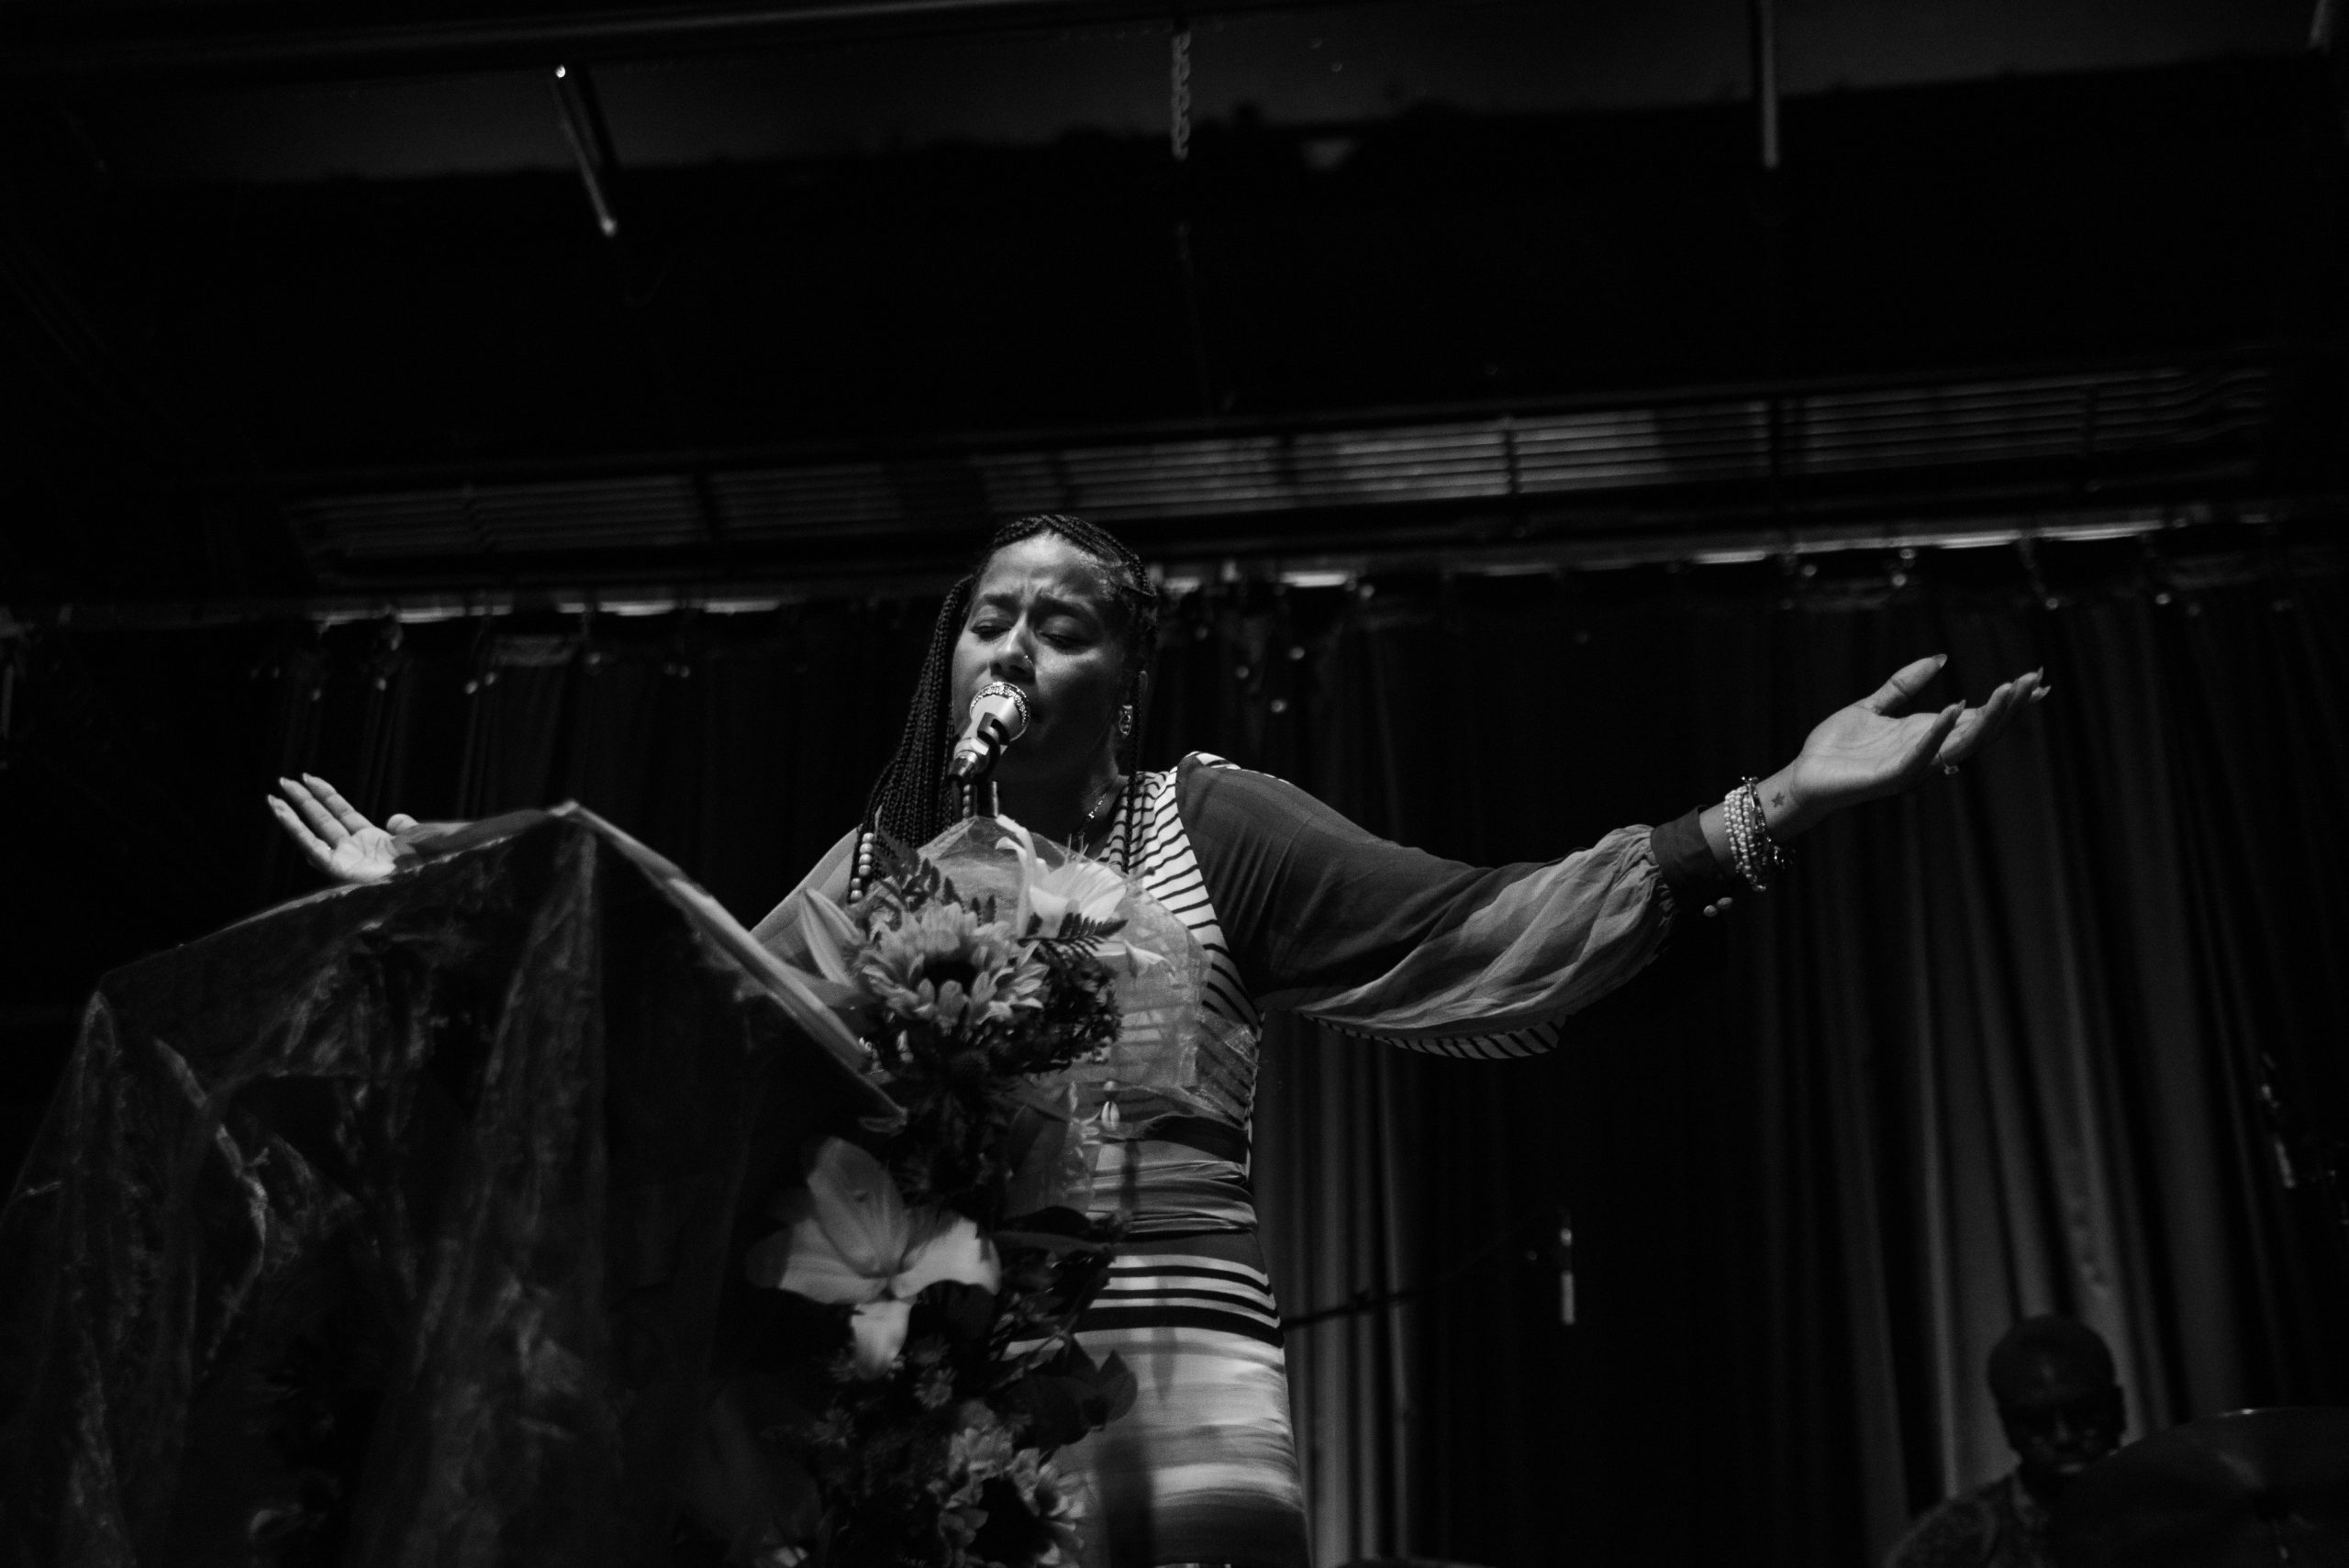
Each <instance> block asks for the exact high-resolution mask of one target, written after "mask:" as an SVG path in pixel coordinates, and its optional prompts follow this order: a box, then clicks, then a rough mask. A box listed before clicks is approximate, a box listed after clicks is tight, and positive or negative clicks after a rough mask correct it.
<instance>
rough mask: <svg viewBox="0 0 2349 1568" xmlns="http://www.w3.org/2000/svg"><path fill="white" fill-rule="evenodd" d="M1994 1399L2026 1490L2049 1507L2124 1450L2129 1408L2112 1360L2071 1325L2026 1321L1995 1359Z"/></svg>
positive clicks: (2092, 1333)
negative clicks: (2075, 1480)
mask: <svg viewBox="0 0 2349 1568" xmlns="http://www.w3.org/2000/svg"><path fill="white" fill-rule="evenodd" d="M1990 1397H1991V1398H1992V1399H1993V1400H1995V1401H1996V1402H1997V1403H1998V1419H1999V1420H2000V1421H2001V1422H2003V1423H2004V1424H2005V1426H2006V1429H2007V1440H2008V1441H2009V1443H2012V1444H2013V1445H2014V1451H2015V1458H2016V1460H2017V1461H2018V1462H2019V1465H2020V1468H2021V1473H2022V1480H2023V1485H2025V1486H2027V1487H2029V1488H2030V1489H2031V1491H2032V1495H2033V1496H2037V1497H2039V1498H2040V1499H2042V1500H2043V1501H2046V1500H2049V1499H2052V1498H2053V1497H2054V1495H2055V1494H2056V1493H2057V1492H2059V1491H2061V1490H2062V1489H2063V1485H2064V1483H2065V1482H2066V1481H2068V1480H2070V1479H2071V1478H2072V1477H2073V1476H2075V1475H2077V1474H2078V1473H2080V1472H2081V1471H2083V1470H2086V1469H2087V1467H2088V1466H2089V1465H2091V1464H2094V1463H2095V1462H2097V1461H2098V1460H2099V1459H2102V1458H2103V1457H2104V1456H2105V1455H2106V1454H2108V1453H2110V1452H2111V1451H2113V1450H2114V1449H2116V1448H2119V1447H2120V1446H2121V1432H2122V1430H2123V1429H2124V1428H2125V1427H2126V1426H2127V1425H2128V1406H2127V1403H2126V1401H2125V1400H2124V1398H2123V1396H2122V1395H2121V1385H2120V1384H2119V1383H2118V1382H2117V1381H2116V1380H2115V1379H2114V1376H2113V1371H2112V1352H2111V1351H2110V1350H2108V1349H2107V1348H2106V1347H2105V1343H2104V1340H2102V1339H2101V1338H2100V1337H2099V1335H2098V1334H2097V1331H2096V1330H2095V1329H2091V1328H2088V1327H2087V1325H2086V1324H2083V1323H2076V1322H2074V1321H2072V1319H2070V1318H2057V1317H2054V1316H2047V1317H2040V1318H2024V1319H2023V1320H2022V1321H2021V1322H2020V1323H2018V1324H2016V1325H2015V1326H2014V1327H2013V1328H2011V1329H2008V1330H2007V1331H2006V1333H2005V1335H2003V1336H2002V1337H2001V1338H2000V1339H1999V1340H1998V1344H1997V1345H1995V1346H1993V1347H1992V1348H1991V1351H1990Z"/></svg>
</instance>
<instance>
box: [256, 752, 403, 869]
mask: <svg viewBox="0 0 2349 1568" xmlns="http://www.w3.org/2000/svg"><path fill="white" fill-rule="evenodd" d="M277 787H278V789H279V790H281V791H282V792H284V796H285V798H284V800H280V799H278V798H277V796H276V795H270V796H268V797H267V798H268V800H269V808H270V810H271V811H272V812H273V813H274V814H275V816H276V817H277V820H278V822H279V824H280V825H282V826H283V827H284V829H285V831H286V832H287V833H288V834H290V835H291V836H292V837H293V840H294V842H295V844H297V845H299V846H300V847H301V851H302V852H303V854H305V855H306V856H308V857H309V861H310V863H311V864H312V865H315V866H317V868H318V869H319V870H320V871H322V872H324V873H327V875H328V876H330V877H332V878H334V879H335V880H336V881H337V882H381V881H383V880H384V878H385V877H387V876H389V875H391V874H392V873H393V871H394V870H395V869H396V868H397V866H398V864H399V862H400V860H401V858H402V857H403V856H405V855H406V854H407V853H408V852H409V851H408V848H407V846H406V845H405V844H403V843H401V842H400V841H399V840H398V839H396V838H395V837H394V835H395V834H398V833H403V832H406V830H408V829H409V828H414V827H415V826H416V818H415V817H410V816H408V815H407V814H406V812H394V813H393V814H392V815H391V816H390V817H385V818H384V826H383V827H381V828H378V827H376V826H375V825H374V824H373V822H370V821H369V820H367V818H366V817H362V816H361V815H360V814H359V812H358V811H357V810H356V809H355V808H354V807H353V806H351V803H350V802H349V801H347V800H345V799H343V798H342V796H341V795H340V794H338V793H337V792H336V790H335V787H334V785H332V784H328V783H327V781H326V780H324V779H322V778H318V777H317V776H316V775H315V774H311V773H304V774H303V775H302V776H301V778H300V779H299V780H295V779H280V780H278V781H277Z"/></svg>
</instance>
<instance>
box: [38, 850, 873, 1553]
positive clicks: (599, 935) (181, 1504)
mask: <svg viewBox="0 0 2349 1568" xmlns="http://www.w3.org/2000/svg"><path fill="white" fill-rule="evenodd" d="M466 838H467V839H468V840H470V842H469V843H467V844H464V845H462V846H460V847H457V848H455V849H454V850H453V852H451V853H450V854H448V855H447V856H446V857H445V858H443V859H440V860H439V861H437V862H433V863H429V864H427V865H425V866H423V867H422V868H420V869H418V870H417V871H416V872H415V873H413V874H411V875H408V876H404V877H401V878H399V879H396V880H395V881H393V882H389V883H384V884H376V885H374V886H371V887H364V888H351V889H347V890H343V891H340V892H338V893H335V894H333V895H328V896H326V897H323V898H317V899H311V900H308V901H306V902H303V903H298V904H294V905H289V906H284V907H282V908H279V909H277V910H274V911H273V912H271V913H270V914H268V915H265V916H263V917H260V918H258V919H255V920H250V921H247V922H244V923H242V924H239V925H237V926H233V927H230V928H229V929H227V930H224V931H222V932H219V933H217V935H214V936H211V937H208V938H206V939H204V940H200V941H197V942H194V943H191V944H189V945H187V946H184V947H182V948H179V949H176V950H174V951H170V952H166V953H163V954H161V955H158V956H156V957H154V958H150V959H148V960H145V961H143V962H139V963H135V964H132V965H129V966H128V967H127V968H124V969H122V970H119V971H117V972H116V973H113V974H112V975H110V976H108V977H107V979H106V983H105V984H103V985H102V986H101V987H100V988H99V991H98V993H97V995H96V996H95V998H94V999H93V1000H92V1001H91V1003H90V1005H89V1007H88V1010H87V1012H86V1014H85V1017H84V1020H83V1029H82V1036H81V1041H80V1044H79V1047H78V1048H77V1050H76V1051H75V1052H74V1055H73V1058H72V1062H70V1063H69V1065H68V1067H67V1069H66V1073H65V1077H64V1082H63V1083H62V1084H61V1087H60V1089H59V1092H58V1095H57V1097H56V1100H55V1102H54V1104H53V1106H52V1107H51V1110H50V1116H49V1118H48V1120H47V1122H46V1124H45V1126H44V1127H43V1129H42V1131H41V1135H40V1137H39V1140H38V1142H37V1143H36V1145H35V1147H34V1149H33V1151H32V1152H31V1155H30V1157H29V1159H28V1162H27V1163H26V1166H25V1169H24V1173H23V1179H22V1181H21V1183H20V1184H18V1186H17V1190H16V1192H15V1194H14V1195H13V1197H12V1199H11V1201H10V1203H9V1205H8V1207H6V1210H5V1211H0V1282H5V1283H4V1284H0V1521H5V1523H0V1552H5V1554H6V1560H7V1561H9V1562H16V1563H25V1564H34V1563H68V1562H70V1563H76V1564H89V1565H92V1568H103V1565H117V1564H118V1565H123V1568H128V1565H129V1564H133V1563H142V1564H149V1565H150V1568H151V1565H158V1564H169V1563H188V1564H195V1563H228V1562H238V1563H286V1564H295V1563H315V1562H339V1563H349V1564H376V1565H383V1568H392V1565H395V1564H401V1565H408V1568H426V1565H429V1564H446V1565H449V1568H455V1565H458V1564H488V1563H493V1562H494V1563H546V1564H557V1563H560V1564H563V1565H565V1568H572V1565H576V1564H593V1563H609V1564H613V1565H615V1568H618V1565H623V1564H625V1565H634V1564H639V1563H646V1562H665V1561H668V1560H669V1555H670V1546H671V1541H672V1529H673V1521H674V1518H675V1515H676V1512H677V1498H678V1497H679V1496H680V1494H681V1486H680V1479H681V1473H682V1464H683V1461H684V1456H685V1453H686V1452H687V1451H688V1450H689V1449H690V1447H691V1445H692V1444H693V1442H694V1441H695V1440H696V1437H697V1436H698V1435H699V1433H700V1431H701V1427H702V1413H703V1406H704V1404H705V1401H706V1400H707V1398H708V1392H707V1389H708V1384H709V1379H710V1378H711V1376H712V1374H713V1369H714V1367H715V1365H716V1363H717V1360H718V1358H717V1355H716V1351H717V1347H718V1335H719V1331H720V1316H721V1305H722V1304H723V1303H724V1302H726V1301H727V1300H728V1299H729V1297H731V1296H737V1295H740V1294H741V1293H742V1292H743V1291H744V1289H745V1287H742V1286H741V1285H740V1284H739V1282H736V1281H735V1279H734V1271H733V1270H732V1269H730V1268H729V1260H738V1259H739V1258H740V1255H741V1250H742V1247H743V1246H744V1245H745V1244H746V1243H747V1240H748V1238H749V1235H750V1234H752V1233H755V1231H756V1229H757V1228H758V1226H759V1225H760V1224H761V1223H762V1221H763V1209H764V1206H765V1202H766V1199H767V1197H768V1196H769V1195H771V1194H772V1193H773V1192H774V1190H775V1189H776V1188H777V1186H778V1185H780V1184H782V1183H783V1182H784V1181H785V1179H787V1177H788V1175H789V1173H790V1172H789V1165H790V1162H791V1161H792V1158H793V1153H794V1151H795V1150H796V1147H797V1145H798V1143H799V1142H800V1140H802V1139H804V1138H805V1137H806V1136H807V1134H808V1133H809V1132H810V1131H811V1130H813V1129H818V1128H821V1127H828V1126H843V1127H844V1126H848V1125H851V1123H852V1118H855V1117H858V1116H861V1115H864V1114H872V1113H875V1112H885V1111H886V1110H887V1106H886V1102H885V1101H880V1100H878V1099H877V1097H876V1096H874V1095H873V1094H872V1092H871V1091H870V1090H869V1089H868V1088H867V1086H866V1085H865V1084H863V1080H862V1079H861V1078H860V1077H859V1076H858V1075H857V1073H856V1072H855V1070H854V1069H853V1068H852V1067H850V1066H846V1065H844V1064H842V1063H841V1062H840V1061H839V1060H838V1059H836V1058H832V1057H829V1056H827V1055H826V1053H825V1052H824V1051H823V1050H822V1049H820V1048H818V1047H817V1046H815V1045H814V1044H812V1043H810V1042H808V1041H807V1040H806V1039H805V1037H803V1036H801V1035H799V1034H798V1033H797V1031H796V1029H794V1028H793V1027H792V1026H791V1024H790V1022H789V1020H788V1016H787V1015H786V1014H785V1011H784V1010H783V1008H782V1007H781V1006H778V1005H777V1004H776V1002H775V1001H774V998H772V997H771V996H769V995H767V993H766V992H764V991H763V990H762V989H761V988H760V986H759V985H758V984H757V983H756V982H755V980H753V979H752V978H751V973H750V972H749V971H747V970H746V969H745V968H744V966H743V965H742V964H741V963H740V962H738V961H737V960H736V959H735V958H734V957H732V956H731V953H730V951H729V949H728V947H727V946H726V945H725V944H724V942H723V941H722V940H716V939H714V938H713V937H712V935H711V934H710V930H709V929H708V927H707V922H706V921H705V920H704V919H703V918H702V917H700V915H699V914H698V912H697V911H696V909H695V908H693V907H692V906H691V905H690V902H689V901H688V902H684V903H681V902H679V901H678V900H676V899H675V898H673V897H672V896H671V893H672V887H671V877H672V874H673V873H671V871H670V868H668V867H666V866H664V865H662V864H660V863H659V862H657V861H652V860H648V859H647V858H645V857H643V856H641V855H640V854H638V853H637V852H636V851H635V850H634V847H633V846H630V845H628V844H626V843H625V842H623V841H620V840H616V839H615V838H614V836H613V835H611V834H609V833H608V832H607V831H606V830H604V829H603V828H601V827H600V826H599V825H598V824H596V823H594V822H593V821H590V820H583V819H581V818H579V817H561V818H558V817H545V816H538V815H532V816H529V817H522V818H507V819H506V820H505V821H504V822H502V823H488V824H483V825H481V826H480V827H479V828H475V829H473V830H471V831H470V832H469V833H468V834H467V835H466ZM736 935H737V940H738V943H739V945H740V946H743V947H747V945H748V944H747V939H741V938H740V935H739V932H738V933H737V934H736ZM746 1226H747V1227H748V1229H747V1230H745V1227H746ZM738 1232H740V1233H738Z"/></svg>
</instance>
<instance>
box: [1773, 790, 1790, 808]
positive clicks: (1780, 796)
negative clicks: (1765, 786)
mask: <svg viewBox="0 0 2349 1568" xmlns="http://www.w3.org/2000/svg"><path fill="white" fill-rule="evenodd" d="M1786 803H1787V792H1786V791H1785V790H1780V791H1779V792H1778V793H1777V794H1776V795H1772V796H1771V797H1770V804H1771V805H1773V806H1784V805H1786Z"/></svg>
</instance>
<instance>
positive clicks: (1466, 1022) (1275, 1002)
mask: <svg viewBox="0 0 2349 1568" xmlns="http://www.w3.org/2000/svg"><path fill="white" fill-rule="evenodd" d="M1178 800H1179V804H1180V808H1181V810H1182V814H1183V819H1184V825H1185V827H1186V828H1187V829H1188V831H1189V833H1190V837H1191V842H1192V844H1193V845H1194V847H1195V849H1196V851H1197V855H1198V860H1199V865H1200V870H1201V872H1202V873H1204V876H1205V879H1206V883H1207V887H1208V895H1209V896H1210V897H1211V898H1212V899H1213V900H1214V903H1215V907H1216V910H1217V913H1218V916H1219V919H1220V920H1221V922H1222V926H1223V932H1224V937H1225V940H1226V941H1227V942H1228V943H1229V944H1230V952H1231V956H1232V959H1233V961H1234V962H1235V964H1236V965H1237V967H1238V969H1239V971H1240V974H1241V979H1242V980H1243V981H1244V982H1245V983H1246V984H1247V985H1248V987H1249V989H1250V990H1251V992H1252V994H1253V995H1254V997H1255V999H1256V1001H1257V1003H1258V1005H1259V1006H1264V1007H1267V1008H1275V1009H1280V1010H1285V1011H1289V1012H1295V1013H1299V1014H1303V1015H1304V1016H1306V1017H1308V1018H1313V1019H1315V1020H1317V1021H1319V1022H1321V1023H1326V1024H1330V1025H1333V1026H1335V1027H1337V1028H1339V1029H1346V1030H1349V1031H1352V1032H1355V1033H1360V1034H1367V1035H1374V1036H1377V1037H1380V1038H1384V1039H1387V1040H1395V1041H1397V1043H1401V1044H1406V1045H1411V1046H1415V1047H1418V1048H1419V1049H1423V1050H1429V1051H1438V1052H1441V1053H1443V1054H1449V1055H1461V1056H1519V1055H1526V1054H1531V1053H1532V1052H1535V1051H1543V1050H1546V1049H1548V1048H1549V1047H1550V1046H1552V1045H1553V1044H1555V1043H1556V1040H1557V1025H1558V1023H1559V1021H1560V1020H1561V1019H1563V1018H1565V1016H1566V1015H1568V1014H1570V1013H1572V1012H1574V1011H1575V1010H1576V1009H1577V1008H1579V1007H1582V1006H1586V1005H1588V1004H1589V1003H1591V1002H1593V1001H1595V1000H1597V999H1598V997H1599V996H1602V995H1605V994H1606V993H1608V992H1609V991H1611V990H1613V989H1614V988H1615V987H1617V986H1619V985H1620V984H1623V983H1624V982H1625V981H1627V980H1629V979H1630V978H1631V976H1632V975H1634V974H1636V973H1639V971H1640V970H1641V969H1642V968H1643V967H1645V966H1646V964H1647V963H1648V962H1650V961H1651V960H1652V959H1653V958H1654V957H1655V956H1656V954H1657V952H1658V951H1661V950H1662V948H1663V947H1664V942H1665V940H1666V938H1667V937H1668V935H1669V934H1670V932H1671V929H1672V927H1673V922H1674V920H1675V910H1676V909H1677V908H1679V907H1681V906H1686V905H1689V904H1693V903H1694V902H1696V901H1698V899H1701V898H1704V897H1707V896H1709V895H1711V894H1712V893H1713V892H1714V886H1713V884H1712V878H1713V875H1714V873H1713V867H1712V859H1711V855H1710V852H1709V851H1708V850H1707V849H1706V848H1705V844H1704V837H1703V833H1702V831H1701V830H1700V829H1699V828H1698V826H1697V817H1696V814H1695V813H1694V812H1691V813H1689V814H1688V815H1687V816H1686V817H1681V818H1679V819H1678V820H1676V821H1674V822H1671V823H1667V824H1665V825H1664V827H1662V828H1645V827H1632V828H1619V829H1617V830H1616V831H1614V832H1611V833H1609V834H1608V835H1607V836H1606V837H1605V838H1603V839H1601V840H1598V842H1597V843H1596V844H1593V845H1591V846H1590V847H1589V848H1587V849H1584V850H1577V851H1575V852H1574V853H1572V854H1569V855H1567V856H1565V857H1564V858H1563V859H1561V860H1555V861H1551V862H1546V863H1533V862H1527V863H1523V864H1518V865H1507V866H1497V867H1490V868H1486V867H1477V866H1470V865H1464V864H1461V863H1460V862H1456V861H1448V860H1443V859H1441V858H1440V857H1438V856H1435V855H1431V854H1427V853H1425V852H1423V851H1419V850H1412V849H1407V848H1405V847H1403V846H1402V845H1399V844H1394V843H1389V842H1388V841H1387V840H1384V839H1381V838H1378V837H1377V836H1375V834H1372V833H1369V832H1367V831H1365V830H1364V829H1363V828H1359V827H1357V826H1355V825H1354V824H1353V823H1352V822H1349V821H1348V820H1346V818H1344V817H1341V816H1340V815H1339V814H1338V813H1337V812H1335V811H1333V810H1331V809H1330V807H1329V806H1324V805H1323V804H1321V802H1319V801H1318V800H1316V799H1314V798H1313V797H1312V796H1311V795H1307V794H1306V793H1305V792H1304V791H1302V790H1299V789H1297V788H1296V787H1294V786H1293V785H1290V784H1284V783H1283V782H1281V781H1280V780H1278V779H1275V778H1271V777H1268V776H1266V775H1265V774H1263V773H1251V772H1249V771H1247V770H1245V769H1241V768H1236V767H1233V766H1231V765H1230V764H1229V763H1225V762H1219V761H1218V760H1216V759H1211V758H1206V757H1198V756H1195V757H1192V758H1187V759H1186V760H1185V762H1184V764H1183V770H1182V773H1181V774H1180V777H1179V783H1178Z"/></svg>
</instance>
